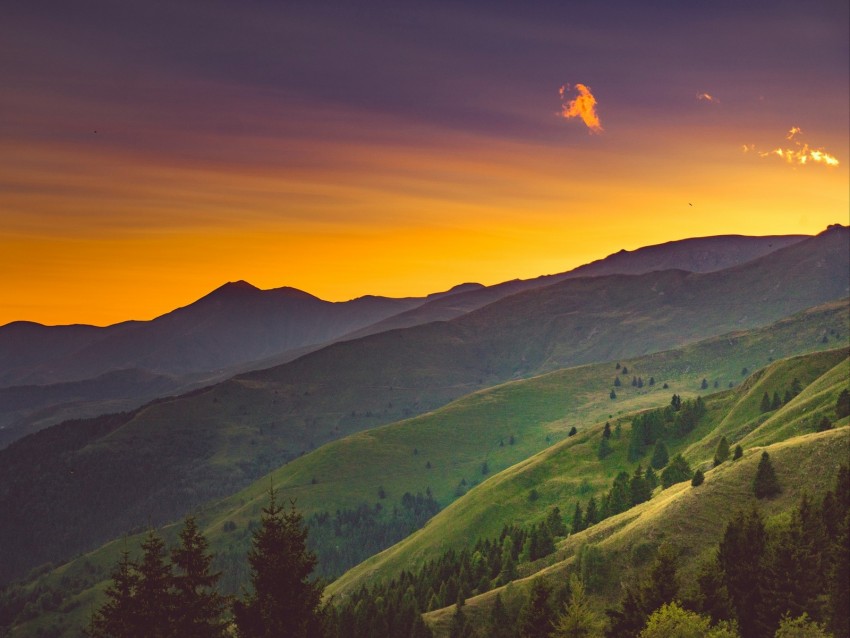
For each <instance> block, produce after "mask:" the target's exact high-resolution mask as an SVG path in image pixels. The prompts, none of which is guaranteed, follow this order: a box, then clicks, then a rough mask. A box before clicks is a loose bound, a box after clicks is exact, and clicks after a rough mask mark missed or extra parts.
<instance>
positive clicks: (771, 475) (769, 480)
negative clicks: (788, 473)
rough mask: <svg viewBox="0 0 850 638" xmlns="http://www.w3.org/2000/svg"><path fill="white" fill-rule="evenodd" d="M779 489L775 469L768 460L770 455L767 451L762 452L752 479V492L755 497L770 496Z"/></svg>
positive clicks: (779, 490) (777, 492)
mask: <svg viewBox="0 0 850 638" xmlns="http://www.w3.org/2000/svg"><path fill="white" fill-rule="evenodd" d="M781 491H782V489H781V488H780V487H779V479H777V478H776V471H775V470H774V469H773V463H771V461H770V455H769V454H768V453H767V452H762V453H761V460H759V466H758V469H757V470H756V477H755V479H754V480H753V492H754V493H755V495H756V498H770V497H771V496H775V495H777V494H779V492H781Z"/></svg>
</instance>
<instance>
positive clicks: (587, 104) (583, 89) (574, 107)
mask: <svg viewBox="0 0 850 638" xmlns="http://www.w3.org/2000/svg"><path fill="white" fill-rule="evenodd" d="M575 89H576V91H578V95H577V96H576V97H575V98H573V99H572V100H570V101H569V102H567V101H566V100H567V91H569V90H570V85H569V84H565V85H564V86H562V87H561V88H560V89H559V91H558V93H559V94H560V96H561V117H563V118H564V119H570V118H573V117H580V118H581V121H582V122H584V123H585V125H586V126H587V128H589V129H590V132H591V133H601V132H602V131H603V130H604V129H603V128H602V123H601V122H600V121H599V116H598V115H597V114H596V98H595V97H594V96H593V93H591V92H590V87H588V86H585V85H584V84H576V85H575Z"/></svg>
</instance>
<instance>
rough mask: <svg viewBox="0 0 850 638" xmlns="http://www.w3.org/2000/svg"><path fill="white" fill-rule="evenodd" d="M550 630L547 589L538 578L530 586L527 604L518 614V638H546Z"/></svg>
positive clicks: (550, 611)
mask: <svg viewBox="0 0 850 638" xmlns="http://www.w3.org/2000/svg"><path fill="white" fill-rule="evenodd" d="M551 630H552V608H551V607H550V606H549V589H548V588H547V587H546V585H544V584H543V581H542V580H541V579H540V578H537V579H535V581H534V583H533V584H532V585H531V594H530V595H529V597H528V602H526V604H525V606H524V607H523V608H522V611H521V612H520V614H519V635H520V638H546V637H547V636H548V635H549V632H550V631H551Z"/></svg>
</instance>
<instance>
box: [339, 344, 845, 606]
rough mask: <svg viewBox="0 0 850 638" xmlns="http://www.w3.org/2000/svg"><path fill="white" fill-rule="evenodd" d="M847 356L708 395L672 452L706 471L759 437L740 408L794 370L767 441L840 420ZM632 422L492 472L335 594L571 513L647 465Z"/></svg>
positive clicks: (814, 359) (787, 367)
mask: <svg viewBox="0 0 850 638" xmlns="http://www.w3.org/2000/svg"><path fill="white" fill-rule="evenodd" d="M847 356H848V351H847V349H846V348H843V349H841V350H833V351H826V352H822V353H815V354H809V355H804V356H801V357H797V358H792V359H785V360H782V361H779V362H775V363H773V364H771V365H769V366H768V367H767V368H766V369H765V370H763V371H761V372H759V373H757V374H756V375H754V377H751V378H749V379H747V381H746V382H745V383H743V384H741V385H740V386H738V387H736V388H734V389H732V390H727V391H725V392H720V393H716V394H713V395H710V396H708V397H706V406H707V409H708V412H707V414H706V416H705V417H704V418H703V419H702V420H701V421H700V423H699V425H698V427H697V428H696V429H695V430H694V431H693V432H691V433H690V434H688V435H687V436H684V437H681V438H675V437H674V438H669V437H668V438H665V443H666V444H667V447H668V448H669V451H670V456H671V457H672V456H673V455H674V454H676V453H678V452H682V453H684V455H685V458H686V459H687V460H688V461H689V462H690V463H691V465H692V467H697V466H700V465H701V466H702V467H703V469H704V470H706V471H707V470H708V468H709V467H710V461H711V458H712V456H713V454H714V450H715V447H716V446H717V441H718V440H719V438H720V436H722V435H726V436H727V438H728V440H729V442H730V444H731V445H732V446H734V445H736V444H741V445H742V446H744V447H746V448H747V449H749V448H750V446H751V445H752V441H753V440H757V439H756V438H755V435H756V432H758V429H753V430H752V431H751V432H749V433H746V431H747V424H748V422H747V421H746V420H744V418H743V417H744V414H743V413H742V412H741V411H740V409H738V408H739V406H740V405H741V404H747V403H750V402H752V400H753V399H754V398H755V397H756V396H757V397H758V398H759V399H760V398H761V391H762V390H763V387H764V386H763V385H762V384H761V383H759V380H761V379H763V378H764V377H768V378H770V379H772V381H770V382H769V383H770V386H769V387H771V388H780V387H788V386H790V384H791V380H792V378H791V377H788V378H787V379H785V377H787V376H788V375H793V378H797V379H798V380H799V381H800V383H801V385H802V386H804V388H805V389H804V390H803V392H801V393H800V395H798V396H797V397H795V398H794V399H793V400H792V401H791V402H790V403H788V404H787V405H785V406H783V407H782V408H781V409H779V410H777V411H771V412H770V413H766V414H764V415H762V419H761V420H762V421H763V422H764V423H763V424H762V425H761V426H759V428H761V427H765V428H766V429H765V430H762V431H761V434H762V435H765V436H764V438H763V439H762V441H763V442H765V443H774V442H778V441H781V440H783V438H784V437H786V436H788V437H791V436H794V435H795V434H798V432H790V431H789V430H788V429H786V428H784V427H781V428H780V427H776V425H773V424H778V423H788V422H789V421H790V420H792V419H793V418H794V417H793V415H797V414H798V412H799V411H800V410H803V411H806V418H805V421H804V422H805V427H804V428H800V430H801V431H805V432H807V433H810V432H812V431H814V430H815V429H816V427H817V421H818V420H819V417H820V415H821V414H825V413H830V415H832V416H833V418H834V414H833V412H834V406H835V400H836V398H837V396H838V393H839V392H840V391H841V390H842V389H843V388H845V387H847V385H848V380H847V377H846V370H847V365H848V359H847ZM643 367H644V365H643V364H642V365H641V366H640V368H643ZM780 379H781V380H782V382H783V383H784V382H786V381H787V386H782V385H780V384H779V380H780ZM672 389H674V390H675V389H676V387H675V386H674V387H673V388H672ZM656 396H657V395H656ZM681 396H687V395H685V394H684V393H683V394H681ZM668 398H669V397H668ZM659 399H660V397H659ZM656 405H659V404H658V403H657V404H656ZM661 405H663V404H661ZM730 417H731V418H730ZM816 417H817V419H816ZM813 419H815V420H814V421H813ZM631 421H632V417H631V416H629V415H624V416H621V417H619V418H618V419H617V420H616V422H617V423H620V425H621V427H622V429H623V434H622V435H621V438H620V439H619V440H614V441H612V447H613V452H612V454H611V455H610V456H607V457H606V458H605V459H604V460H600V459H599V458H598V457H597V451H598V447H599V444H600V434H601V430H602V424H601V423H597V424H595V425H593V426H592V427H586V428H583V429H582V430H581V431H580V432H579V434H577V435H576V436H574V437H570V438H566V439H565V440H562V441H561V442H559V443H558V444H556V445H553V446H551V447H549V448H547V449H545V450H544V451H541V452H539V453H538V454H536V455H534V456H532V457H529V458H528V459H527V460H525V461H523V462H521V463H517V464H516V465H513V466H511V467H510V468H508V469H506V470H505V471H503V472H501V473H499V474H497V475H496V476H493V477H492V478H490V479H489V480H487V481H485V482H483V483H482V484H481V485H479V486H477V487H475V488H474V489H473V490H470V492H469V493H468V494H467V495H465V496H464V497H463V498H460V499H458V500H457V501H455V502H454V503H452V504H451V505H450V506H449V507H447V508H446V509H444V510H443V511H441V512H440V513H439V514H438V515H436V516H435V517H434V518H433V519H432V520H431V521H430V522H429V523H428V525H426V526H425V528H423V529H422V530H420V531H419V532H417V533H415V534H413V535H411V536H410V537H408V538H407V539H405V540H404V541H402V542H401V543H399V544H397V545H395V546H394V547H392V548H390V549H388V550H386V551H385V552H382V553H381V554H378V555H376V556H374V557H372V558H371V559H369V560H367V561H364V562H363V563H362V564H361V565H358V566H357V567H356V568H354V569H352V570H350V571H349V572H348V573H346V574H345V575H343V576H342V577H341V578H339V579H338V580H337V581H335V582H334V583H332V584H331V585H330V587H329V588H328V594H329V595H334V594H337V595H340V596H345V595H346V594H347V593H350V592H352V591H355V590H357V589H358V588H359V587H360V586H361V585H363V584H366V583H370V582H378V581H380V580H382V579H388V578H391V577H394V576H396V575H397V574H398V573H399V572H400V571H401V570H402V569H415V568H416V567H417V566H420V565H422V564H423V563H424V562H425V561H427V560H430V559H435V558H437V557H438V556H439V554H440V553H442V551H443V549H444V548H447V547H452V548H455V549H457V550H460V549H462V548H464V547H471V546H472V545H473V544H474V543H475V541H476V540H477V539H479V538H494V537H496V536H498V534H499V532H500V530H501V529H502V527H503V526H504V525H506V524H508V523H513V524H518V525H530V524H532V523H537V522H540V521H541V520H542V519H543V517H545V515H546V514H547V512H548V510H549V508H551V507H553V506H555V505H557V506H559V507H560V509H561V511H562V512H564V513H566V514H568V515H569V514H571V513H572V507H573V505H574V503H575V502H576V500H581V501H584V502H586V501H587V499H588V498H589V497H590V496H591V495H593V494H595V495H596V498H597V499H599V498H600V496H601V493H602V492H603V491H604V490H607V489H608V487H609V486H610V483H611V481H612V479H613V478H614V476H615V475H616V474H617V473H618V472H620V471H626V472H628V474H629V475H631V474H632V472H633V471H634V468H635V466H636V465H637V464H638V462H642V463H643V464H644V466H646V464H647V463H648V460H649V456H650V451H651V450H647V451H646V452H645V453H644V455H643V457H642V458H640V459H638V460H637V461H629V460H628V454H627V450H628V447H629V445H628V437H629V433H630V430H631ZM768 421H770V422H771V423H770V424H769V423H768ZM612 423H614V421H613V420H612ZM732 424H734V426H733V425H732ZM767 432H772V433H773V434H772V435H767V434H766V433H767ZM745 433H746V434H745ZM707 462H708V464H707V465H706V463H707ZM532 488H534V489H535V491H536V495H537V498H536V499H534V500H530V499H529V498H528V495H529V492H530V490H531V489H532Z"/></svg>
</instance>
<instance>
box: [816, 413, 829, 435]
mask: <svg viewBox="0 0 850 638" xmlns="http://www.w3.org/2000/svg"><path fill="white" fill-rule="evenodd" d="M831 429H832V421H830V420H829V417H826V416H825V417H823V418H822V419H821V420H820V422H819V423H818V428H817V431H818V432H826V431H827V430H831Z"/></svg>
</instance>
